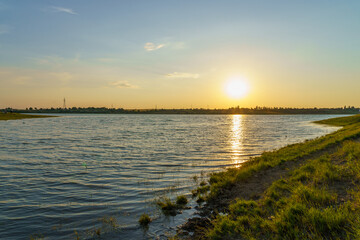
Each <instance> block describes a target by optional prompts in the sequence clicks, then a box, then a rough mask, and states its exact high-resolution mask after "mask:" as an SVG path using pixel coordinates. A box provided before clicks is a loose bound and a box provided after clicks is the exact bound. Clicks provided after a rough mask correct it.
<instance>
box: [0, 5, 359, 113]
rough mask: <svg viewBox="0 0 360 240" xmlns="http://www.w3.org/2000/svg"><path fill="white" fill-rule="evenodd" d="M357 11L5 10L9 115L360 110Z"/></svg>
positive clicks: (2, 34)
mask: <svg viewBox="0 0 360 240" xmlns="http://www.w3.org/2000/svg"><path fill="white" fill-rule="evenodd" d="M359 11H360V2H358V1H355V0H353V1H341V2H340V1H316V2H315V1H313V2H308V3H304V2H303V1H285V0H280V1H265V0H263V1H231V0H226V1H204V0H201V1H195V2H194V1H144V0H143V1H101V2H100V1H85V0H79V1H69V0H65V1H59V0H53V1H22V2H18V1H5V0H2V1H1V0H0V15H1V21H0V52H1V54H0V85H1V88H0V108H5V107H13V108H26V107H61V106H62V101H63V98H64V97H65V98H66V100H67V106H68V107H72V106H76V107H87V106H94V107H102V106H105V107H112V106H113V107H115V108H118V107H122V108H154V106H157V107H158V108H190V107H193V108H201V107H204V108H207V107H210V108H228V107H232V106H237V105H239V106H241V107H255V106H257V105H259V106H281V107H338V106H344V105H347V106H349V105H351V106H353V105H355V106H358V89H359V88H360V81H359V77H360V68H359V67H358V66H359V59H360V58H359V55H360V47H359V44H358V42H360V32H359V31H356V29H358V28H359V27H360V17H359V14H358V13H359Z"/></svg>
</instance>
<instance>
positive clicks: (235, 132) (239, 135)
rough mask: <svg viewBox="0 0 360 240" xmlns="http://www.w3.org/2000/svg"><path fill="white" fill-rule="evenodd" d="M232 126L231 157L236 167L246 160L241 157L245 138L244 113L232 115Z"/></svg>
mask: <svg viewBox="0 0 360 240" xmlns="http://www.w3.org/2000/svg"><path fill="white" fill-rule="evenodd" d="M232 118H233V119H232V128H231V138H230V146H231V153H232V154H231V159H232V164H233V165H234V166H235V167H239V166H240V165H241V163H243V162H244V160H243V159H241V153H242V140H243V133H244V129H243V116H242V115H232Z"/></svg>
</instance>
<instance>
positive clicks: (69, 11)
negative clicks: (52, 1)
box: [51, 6, 77, 15]
mask: <svg viewBox="0 0 360 240" xmlns="http://www.w3.org/2000/svg"><path fill="white" fill-rule="evenodd" d="M51 9H52V10H54V11H55V12H64V13H68V14H74V15H75V14H77V13H76V12H75V11H74V10H72V9H70V8H64V7H56V6H52V7H51Z"/></svg>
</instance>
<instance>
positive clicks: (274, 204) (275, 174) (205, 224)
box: [179, 115, 360, 239]
mask: <svg viewBox="0 0 360 240" xmlns="http://www.w3.org/2000/svg"><path fill="white" fill-rule="evenodd" d="M318 123H321V124H330V125H334V126H343V128H341V129H340V130H338V131H336V132H334V133H332V134H328V135H326V136H323V137H320V138H317V139H314V140H311V141H305V142H303V143H298V144H293V145H290V146H287V147H284V148H281V149H279V150H277V151H273V152H265V153H263V154H262V156H260V157H258V158H254V159H252V160H250V161H249V162H247V163H245V164H244V165H243V166H242V167H241V168H232V169H228V170H226V171H224V172H220V173H214V174H212V175H211V177H210V180H209V187H208V188H209V189H210V190H209V192H207V193H203V195H202V197H203V198H205V199H206V205H205V206H204V207H203V209H202V214H203V215H205V216H206V218H203V219H202V220H199V219H196V221H192V220H191V219H190V220H189V222H192V223H193V224H195V225H196V226H195V227H193V228H192V229H191V231H194V235H193V236H191V238H192V239H196V238H198V239H200V238H201V239H360V193H359V190H360V143H359V141H358V139H359V138H360V115H355V116H350V117H342V118H335V119H329V120H324V121H319V122H318ZM209 219H210V220H209ZM183 229H184V228H183ZM191 231H190V232H191ZM183 233H184V231H180V233H179V236H182V237H184V236H185V237H184V238H188V237H187V236H186V235H185V234H183Z"/></svg>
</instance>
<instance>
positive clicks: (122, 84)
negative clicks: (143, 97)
mask: <svg viewBox="0 0 360 240" xmlns="http://www.w3.org/2000/svg"><path fill="white" fill-rule="evenodd" d="M110 85H111V86H114V87H117V88H137V86H135V85H132V84H130V83H129V82H128V81H117V82H111V83H110Z"/></svg>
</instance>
